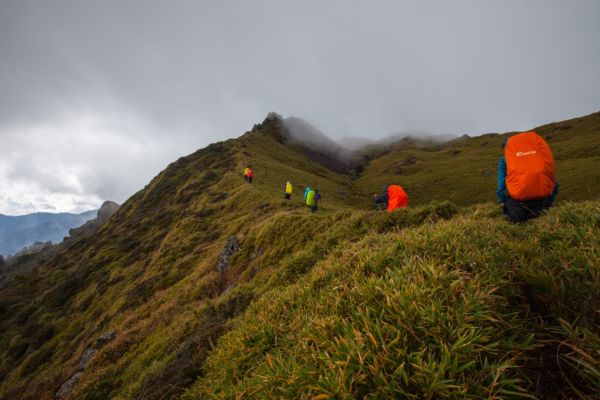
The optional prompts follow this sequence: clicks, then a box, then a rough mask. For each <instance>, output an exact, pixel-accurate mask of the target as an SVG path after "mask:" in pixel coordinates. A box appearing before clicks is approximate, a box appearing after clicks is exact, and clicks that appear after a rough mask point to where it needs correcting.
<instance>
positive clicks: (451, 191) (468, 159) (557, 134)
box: [354, 112, 600, 205]
mask: <svg viewBox="0 0 600 400" xmlns="http://www.w3.org/2000/svg"><path fill="white" fill-rule="evenodd" d="M533 130H535V131H536V132H537V133H539V134H540V135H541V136H542V137H544V138H545V139H546V141H547V142H548V144H549V145H550V147H551V148H552V151H553V153H554V157H555V167H556V176H557V179H558V181H559V183H560V191H559V197H558V199H559V200H585V199H593V198H598V196H600V169H599V168H597V166H598V165H600V112H598V113H594V114H591V115H588V116H585V117H580V118H575V119H571V120H568V121H563V122H558V123H553V124H549V125H544V126H541V127H537V128H534V129H533ZM507 137H508V134H503V135H499V134H487V135H482V136H478V137H474V138H467V139H459V140H455V141H453V142H450V143H446V144H439V145H430V146H427V147H425V148H415V147H413V146H397V147H394V146H391V147H390V149H389V150H388V151H386V152H384V154H383V155H381V156H379V157H376V158H375V159H374V160H372V161H370V162H368V163H367V164H366V166H365V167H364V172H363V173H362V174H361V176H360V177H359V178H358V179H357V180H356V181H355V182H354V188H355V190H356V191H357V192H359V193H362V194H365V195H366V194H368V193H373V192H380V191H381V188H382V187H383V186H384V185H386V184H390V183H398V184H400V185H402V186H403V187H404V188H405V189H406V191H407V193H408V195H409V198H410V204H411V205H418V204H426V203H427V202H429V201H432V200H450V201H452V202H454V203H456V204H459V205H471V204H477V203H482V202H486V201H496V197H495V192H496V171H497V165H498V158H499V157H500V156H501V155H502V154H503V149H502V148H501V144H502V142H503V141H504V140H505V139H506V138H507ZM380 152H381V150H379V153H380Z"/></svg>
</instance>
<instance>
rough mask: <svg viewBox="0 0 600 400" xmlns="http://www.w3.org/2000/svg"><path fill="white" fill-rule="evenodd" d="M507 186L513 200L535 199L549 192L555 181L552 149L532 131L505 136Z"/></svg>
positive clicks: (546, 195)
mask: <svg viewBox="0 0 600 400" xmlns="http://www.w3.org/2000/svg"><path fill="white" fill-rule="evenodd" d="M504 157H505V158H506V189H507V190H508V194H509V195H510V197H512V198H513V199H515V200H520V201H524V200H536V199H541V198H544V197H548V196H550V195H551V194H552V191H553V190H554V184H555V175H554V157H552V150H550V147H549V146H548V144H547V143H546V141H545V140H544V139H542V137H541V136H540V135H538V134H537V133H535V132H524V133H519V134H518V135H515V136H513V137H511V138H510V139H508V141H507V143H506V148H505V149H504Z"/></svg>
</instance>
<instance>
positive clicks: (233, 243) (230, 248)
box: [216, 236, 240, 273]
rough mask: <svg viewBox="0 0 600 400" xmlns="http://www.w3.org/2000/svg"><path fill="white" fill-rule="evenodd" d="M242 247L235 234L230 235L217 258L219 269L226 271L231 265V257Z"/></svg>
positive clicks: (222, 271)
mask: <svg viewBox="0 0 600 400" xmlns="http://www.w3.org/2000/svg"><path fill="white" fill-rule="evenodd" d="M239 249H240V244H239V243H238V241H237V239H236V237H235V236H230V237H229V239H228V240H227V244H226V245H225V248H223V251H222V252H221V254H220V255H219V259H218V260H217V267H216V268H217V271H219V272H221V273H224V272H225V271H226V270H227V268H228V267H229V258H230V257H231V256H233V255H234V254H235V253H236V252H237V251H238V250H239Z"/></svg>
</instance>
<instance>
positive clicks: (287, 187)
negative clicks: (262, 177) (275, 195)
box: [285, 182, 293, 200]
mask: <svg viewBox="0 0 600 400" xmlns="http://www.w3.org/2000/svg"><path fill="white" fill-rule="evenodd" d="M292 190H293V187H292V184H291V183H289V182H287V183H286V184H285V199H286V200H289V199H291V198H292Z"/></svg>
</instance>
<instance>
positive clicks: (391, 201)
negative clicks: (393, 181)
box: [373, 185, 408, 212]
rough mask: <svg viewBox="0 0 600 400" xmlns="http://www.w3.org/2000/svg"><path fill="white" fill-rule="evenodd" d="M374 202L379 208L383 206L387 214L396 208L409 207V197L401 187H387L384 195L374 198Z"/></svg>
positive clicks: (384, 189)
mask: <svg viewBox="0 0 600 400" xmlns="http://www.w3.org/2000/svg"><path fill="white" fill-rule="evenodd" d="M373 201H374V202H375V204H377V205H378V206H379V205H383V206H384V207H385V208H386V210H387V212H392V211H394V210H395V209H396V208H404V207H408V195H407V194H406V192H405V191H404V189H403V188H402V186H399V185H386V186H385V187H384V188H383V193H381V194H380V195H374V196H373Z"/></svg>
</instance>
